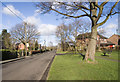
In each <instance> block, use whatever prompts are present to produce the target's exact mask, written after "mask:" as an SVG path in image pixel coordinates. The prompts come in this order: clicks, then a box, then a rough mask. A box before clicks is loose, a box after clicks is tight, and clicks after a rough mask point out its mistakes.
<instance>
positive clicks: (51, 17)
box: [0, 2, 118, 45]
mask: <svg viewBox="0 0 120 82" xmlns="http://www.w3.org/2000/svg"><path fill="white" fill-rule="evenodd" d="M4 4H5V5H6V6H7V7H9V8H10V9H11V10H12V11H13V12H15V13H16V14H17V15H18V16H20V17H21V18H22V19H23V20H25V21H27V22H29V23H32V24H35V25H37V26H38V31H39V32H41V36H40V38H39V40H38V41H39V43H41V44H43V43H44V40H46V42H47V43H46V44H47V45H49V42H50V41H51V42H53V45H57V43H58V40H57V39H56V37H55V35H54V34H55V31H56V28H57V26H58V25H59V24H60V23H62V21H63V20H62V19H59V20H56V19H57V18H59V17H58V16H56V15H55V14H56V13H51V14H45V15H41V14H39V13H37V11H38V10H37V9H36V7H35V3H32V2H6V3H5V2H4ZM1 12H2V13H1V14H2V24H0V32H1V31H2V29H7V30H8V32H9V30H10V29H11V28H12V27H13V26H15V25H16V24H18V23H21V22H22V21H21V20H20V19H18V18H17V17H16V16H15V15H14V14H12V13H11V12H10V11H9V10H8V9H7V8H6V7H4V6H3V5H2V9H1ZM64 21H69V20H64ZM1 27H2V28H1ZM116 28H118V15H115V16H113V17H111V18H110V19H109V20H108V21H107V23H105V24H104V25H103V26H102V28H100V29H99V30H101V29H104V30H105V31H106V33H105V35H104V36H106V37H110V36H111V35H113V34H115V33H116ZM48 35H49V36H48Z"/></svg>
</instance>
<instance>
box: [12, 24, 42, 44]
mask: <svg viewBox="0 0 120 82" xmlns="http://www.w3.org/2000/svg"><path fill="white" fill-rule="evenodd" d="M26 34H27V37H26V42H30V41H33V39H35V38H36V39H38V38H39V35H40V33H39V32H38V30H37V27H36V26H35V25H33V24H27V26H26ZM11 36H12V38H13V39H15V40H17V41H18V42H22V43H23V44H25V28H24V24H17V25H16V26H15V27H13V28H12V29H11Z"/></svg>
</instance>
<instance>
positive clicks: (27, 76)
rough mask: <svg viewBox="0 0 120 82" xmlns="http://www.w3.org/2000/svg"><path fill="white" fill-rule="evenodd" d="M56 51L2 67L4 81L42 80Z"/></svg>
mask: <svg viewBox="0 0 120 82" xmlns="http://www.w3.org/2000/svg"><path fill="white" fill-rule="evenodd" d="M54 55H55V51H50V52H45V53H42V54H38V55H35V56H30V57H27V58H25V59H22V60H17V61H14V62H9V63H6V64H3V65H2V80H40V79H41V77H42V75H43V73H44V72H45V69H46V68H47V65H48V64H49V62H50V61H51V60H52V57H53V56H54Z"/></svg>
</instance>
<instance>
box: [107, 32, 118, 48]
mask: <svg viewBox="0 0 120 82" xmlns="http://www.w3.org/2000/svg"><path fill="white" fill-rule="evenodd" d="M119 40H120V35H116V34H114V35H112V36H111V37H110V38H108V39H107V41H110V42H112V43H114V44H115V45H116V46H118V42H119Z"/></svg>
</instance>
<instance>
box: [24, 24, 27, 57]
mask: <svg viewBox="0 0 120 82" xmlns="http://www.w3.org/2000/svg"><path fill="white" fill-rule="evenodd" d="M26 25H27V23H26V22H24V27H25V56H27V33H26Z"/></svg>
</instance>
